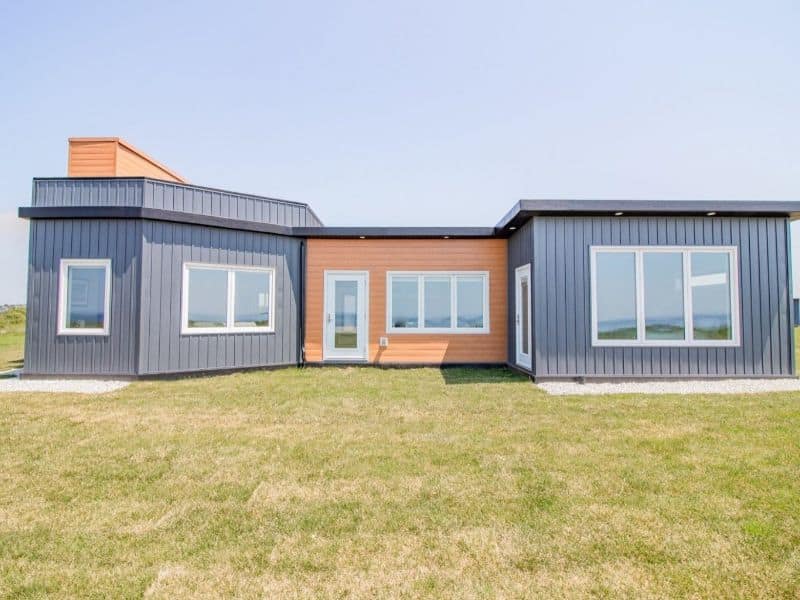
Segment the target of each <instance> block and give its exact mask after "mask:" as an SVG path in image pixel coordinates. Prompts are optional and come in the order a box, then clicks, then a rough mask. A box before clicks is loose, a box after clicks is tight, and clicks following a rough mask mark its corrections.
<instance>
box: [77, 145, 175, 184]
mask: <svg viewBox="0 0 800 600" xmlns="http://www.w3.org/2000/svg"><path fill="white" fill-rule="evenodd" d="M67 176H68V177H152V178H153V179H163V180H165V181H176V182H178V183H186V180H185V179H183V178H182V177H181V176H180V175H178V174H177V173H175V172H174V171H172V170H171V169H169V168H167V167H165V166H164V165H162V164H160V163H159V162H157V161H156V160H154V159H152V158H150V157H149V156H147V155H146V154H145V153H144V152H142V151H141V150H138V149H137V148H134V147H133V146H131V145H130V144H129V143H128V142H126V141H125V140H121V139H119V138H70V140H69V159H68V161H67Z"/></svg>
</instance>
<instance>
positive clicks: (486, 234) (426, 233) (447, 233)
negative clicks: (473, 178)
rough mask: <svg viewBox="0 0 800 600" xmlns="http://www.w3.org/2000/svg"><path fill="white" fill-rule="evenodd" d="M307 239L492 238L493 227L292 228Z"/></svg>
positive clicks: (495, 234)
mask: <svg viewBox="0 0 800 600" xmlns="http://www.w3.org/2000/svg"><path fill="white" fill-rule="evenodd" d="M294 232H295V235H298V236H300V237H307V238H339V239H360V238H364V239H366V238H418V239H419V238H492V237H497V232H496V231H495V229H494V227H294Z"/></svg>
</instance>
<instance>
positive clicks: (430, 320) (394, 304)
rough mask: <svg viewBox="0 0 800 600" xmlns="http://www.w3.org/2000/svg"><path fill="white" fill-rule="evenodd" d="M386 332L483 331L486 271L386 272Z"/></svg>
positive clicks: (486, 310) (486, 317)
mask: <svg viewBox="0 0 800 600" xmlns="http://www.w3.org/2000/svg"><path fill="white" fill-rule="evenodd" d="M387 296H388V297H387V311H386V312H387V325H386V328H387V331H389V332H393V333H487V332H488V331H489V274H488V273H486V272H483V271H476V272H472V271H470V272H458V273H450V272H440V271H426V272H414V273H409V272H390V273H389V274H388V275H387Z"/></svg>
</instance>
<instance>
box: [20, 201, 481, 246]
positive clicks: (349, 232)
mask: <svg viewBox="0 0 800 600" xmlns="http://www.w3.org/2000/svg"><path fill="white" fill-rule="evenodd" d="M19 216H20V218H23V219H148V220H152V221H167V222H170V223H186V224H189V225H206V226H208V227H218V228H222V229H234V230H239V231H254V232H257V233H271V234H273V235H284V236H290V237H301V238H339V239H347V238H349V239H353V238H365V239H366V238H491V237H496V233H495V230H494V229H493V228H491V227H287V226H285V225H273V224H270V223H258V222H255V221H243V220H240V219H228V218H225V217H214V216H210V215H198V214H195V213H187V212H178V211H172V210H162V209H158V208H145V207H141V206H22V207H20V208H19Z"/></svg>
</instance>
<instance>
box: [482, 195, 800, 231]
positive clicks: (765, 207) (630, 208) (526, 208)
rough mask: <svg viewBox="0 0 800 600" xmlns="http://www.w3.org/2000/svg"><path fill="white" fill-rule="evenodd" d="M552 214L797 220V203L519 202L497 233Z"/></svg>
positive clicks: (720, 201) (743, 201)
mask: <svg viewBox="0 0 800 600" xmlns="http://www.w3.org/2000/svg"><path fill="white" fill-rule="evenodd" d="M545 215H549V216H556V215H565V216H567V215H569V216H576V215H594V216H596V215H610V216H623V215H624V216H657V215H663V216H693V217H702V216H714V215H716V216H739V217H743V216H747V217H758V216H762V217H779V216H780V217H789V218H790V219H792V220H795V219H800V201H797V200H520V201H519V202H517V203H516V204H515V205H514V206H513V207H512V208H511V210H510V211H508V213H506V215H505V216H504V217H503V218H502V219H500V222H499V223H498V224H497V225H496V229H498V231H507V230H509V229H510V228H512V227H514V228H516V227H519V226H520V225H522V224H523V223H525V221H527V220H528V219H530V218H531V217H536V216H545Z"/></svg>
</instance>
